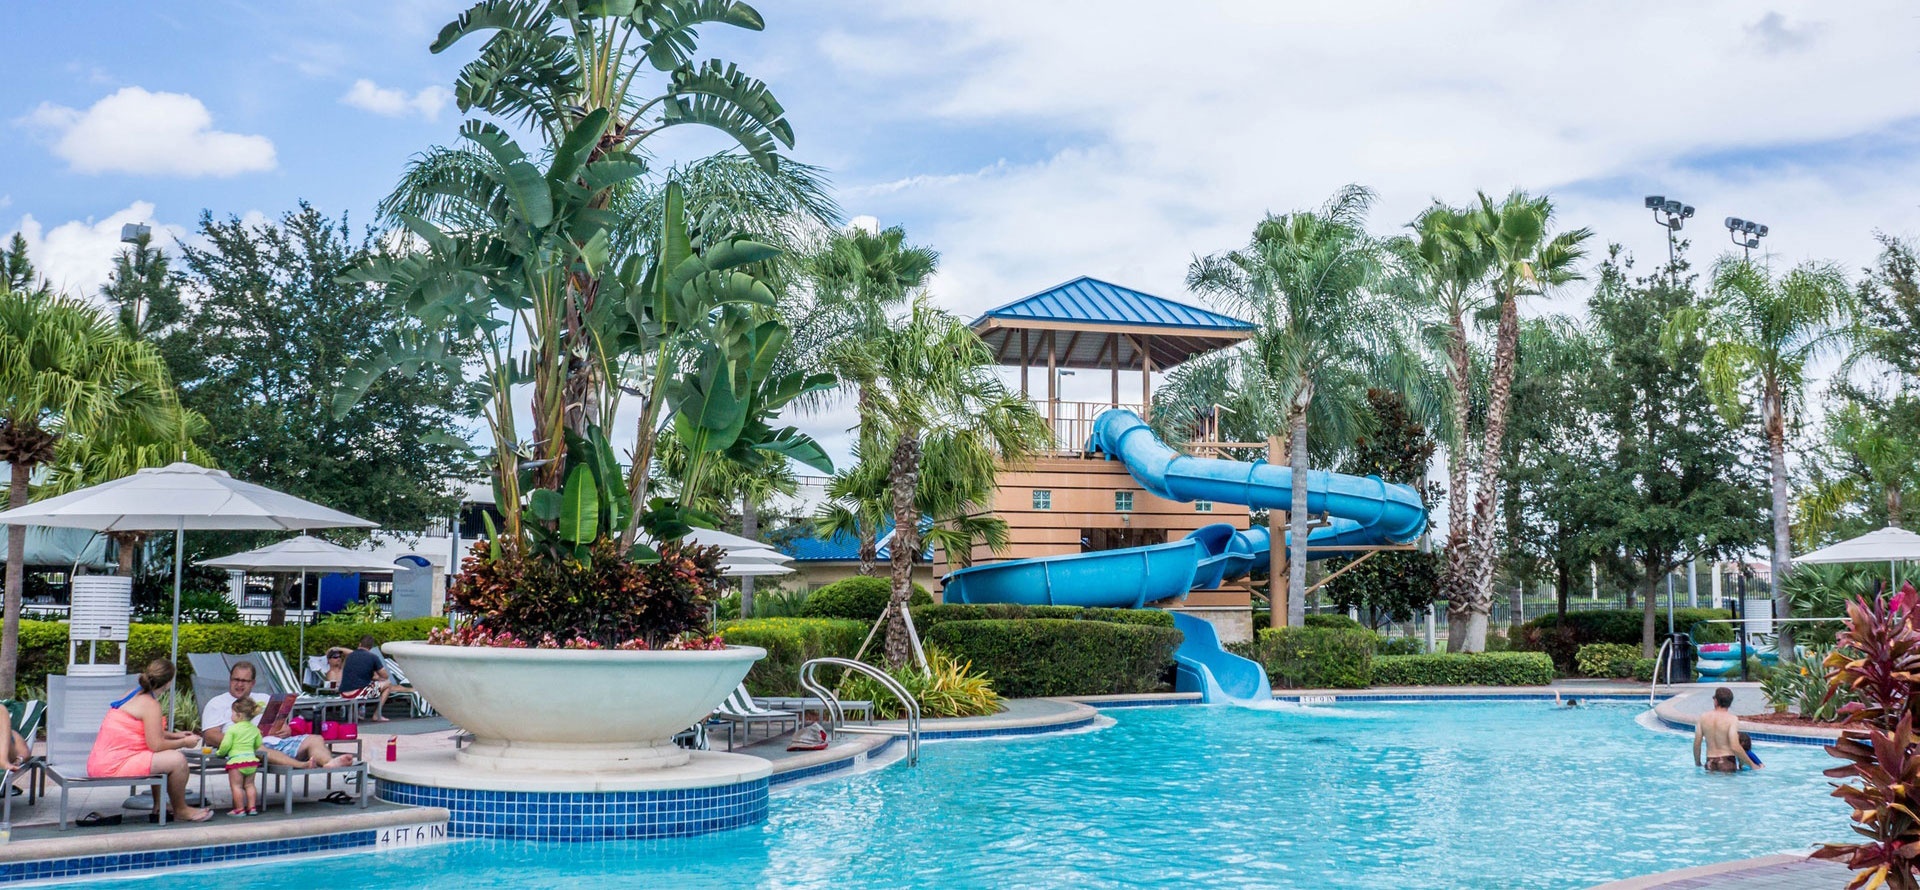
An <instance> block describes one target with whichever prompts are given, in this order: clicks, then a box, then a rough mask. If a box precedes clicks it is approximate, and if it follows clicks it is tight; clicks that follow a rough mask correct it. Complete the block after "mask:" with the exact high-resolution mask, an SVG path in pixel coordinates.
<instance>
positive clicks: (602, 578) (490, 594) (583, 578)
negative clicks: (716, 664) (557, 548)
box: [429, 538, 720, 649]
mask: <svg viewBox="0 0 1920 890" xmlns="http://www.w3.org/2000/svg"><path fill="white" fill-rule="evenodd" d="M588 554H589V556H590V557H591V558H589V559H584V560H581V559H573V558H571V557H564V558H552V557H549V556H544V555H542V554H537V553H527V552H523V551H522V549H521V548H520V547H519V546H518V545H517V544H516V543H515V542H513V541H511V540H509V541H507V542H506V543H505V544H504V545H503V546H501V547H500V548H499V550H498V551H497V552H495V551H494V550H493V549H492V548H491V547H490V546H489V545H488V543H487V542H485V541H481V542H478V543H476V544H475V545H474V547H473V550H472V552H471V553H469V554H468V556H467V558H466V560H465V561H464V562H463V564H462V566H461V571H460V576H459V578H458V579H457V580H456V581H455V582H454V585H453V588H452V589H451V590H449V591H448V592H447V604H448V605H449V606H452V607H453V608H454V609H457V610H459V611H461V612H465V613H467V614H468V615H469V616H471V618H470V619H469V620H468V621H467V622H466V623H464V624H462V625H461V626H459V627H458V628H455V629H452V630H448V631H446V632H444V633H441V634H438V635H436V636H435V637H433V638H432V639H430V640H429V642H435V643H443V644H447V645H454V646H494V647H506V648H534V649H698V648H714V646H712V645H711V644H709V643H707V642H706V640H707V638H706V637H704V636H702V631H704V630H705V629H706V625H707V609H708V605H709V604H710V603H712V601H713V598H714V595H715V593H717V592H718V590H719V587H720V550H719V548H716V547H689V546H680V545H678V544H666V545H662V546H661V547H660V556H659V559H657V560H654V561H652V562H646V563H642V562H636V561H633V560H629V559H625V558H623V557H622V555H621V554H620V553H619V552H618V550H617V549H616V546H615V544H614V542H613V541H612V540H610V539H606V538H602V539H599V540H596V541H594V542H593V543H592V544H591V545H589V546H588ZM689 640H698V641H699V642H698V643H697V644H696V643H693V642H689Z"/></svg>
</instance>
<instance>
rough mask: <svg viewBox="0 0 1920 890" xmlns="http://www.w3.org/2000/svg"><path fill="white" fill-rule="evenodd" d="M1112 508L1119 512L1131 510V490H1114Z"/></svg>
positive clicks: (1129, 511)
mask: <svg viewBox="0 0 1920 890" xmlns="http://www.w3.org/2000/svg"><path fill="white" fill-rule="evenodd" d="M1113 509H1114V510H1116V511H1118V512H1121V513H1131V512H1133V492H1131V491H1116V492H1114V493H1113Z"/></svg>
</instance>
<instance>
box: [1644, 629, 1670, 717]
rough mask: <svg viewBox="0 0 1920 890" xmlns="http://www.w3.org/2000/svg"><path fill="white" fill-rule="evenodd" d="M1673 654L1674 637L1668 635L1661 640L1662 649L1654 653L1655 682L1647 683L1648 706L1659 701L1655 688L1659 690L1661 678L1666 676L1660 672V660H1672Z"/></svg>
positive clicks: (1652, 705)
mask: <svg viewBox="0 0 1920 890" xmlns="http://www.w3.org/2000/svg"><path fill="white" fill-rule="evenodd" d="M1672 654H1673V638H1672V637H1668V638H1666V639H1664V640H1661V641H1660V651H1659V652H1656V653H1654V655H1653V682H1652V683H1650V684H1648V685H1647V707H1649V708H1651V707H1654V705H1655V704H1656V703H1657V701H1658V700H1657V699H1656V698H1655V697H1654V692H1655V690H1658V689H1659V688H1660V678H1661V677H1662V676H1664V675H1663V674H1661V673H1660V662H1661V661H1662V660H1663V659H1665V660H1669V661H1671V660H1672ZM1668 685H1672V684H1668Z"/></svg>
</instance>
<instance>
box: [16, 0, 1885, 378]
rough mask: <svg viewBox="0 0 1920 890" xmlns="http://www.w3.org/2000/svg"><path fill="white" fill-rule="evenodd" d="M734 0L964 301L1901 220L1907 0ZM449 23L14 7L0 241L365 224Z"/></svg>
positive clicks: (85, 277) (880, 207)
mask: <svg viewBox="0 0 1920 890" xmlns="http://www.w3.org/2000/svg"><path fill="white" fill-rule="evenodd" d="M758 6H759V8H760V10H761V12H762V13H763V14H764V16H765V18H766V20H767V29H766V31H765V32H763V33H758V34H750V33H739V32H735V33H727V32H725V31H724V30H713V31H710V32H709V34H708V35H707V40H706V41H705V46H704V50H705V51H706V52H710V53H712V54H714V55H718V56H721V57H724V58H728V59H731V60H735V61H738V62H739V63H740V64H741V65H742V67H744V68H745V69H747V70H748V71H749V72H750V73H752V74H754V75H755V76H758V77H760V78H762V79H764V80H766V81H768V82H769V84H771V85H772V87H773V88H774V89H775V90H776V92H777V94H778V95H779V96H780V98H781V100H782V101H783V102H784V103H785V104H786V106H787V107H788V109H789V110H790V114H791V118H792V121H793V124H794V128H795V130H796V132H797V134H798V138H799V143H798V146H797V147H796V148H795V150H794V152H793V154H794V156H795V157H797V158H799V159H800V160H804V161H807V162H809V163H813V164H818V165H821V166H824V167H826V168H827V169H828V170H829V171H830V172H831V175H832V179H833V182H834V185H835V189H836V194H837V197H838V199H839V201H840V203H841V204H842V206H843V207H844V208H845V210H846V212H847V214H848V215H849V216H854V215H867V216H873V217H876V218H878V219H879V220H880V221H881V222H882V223H884V224H887V225H893V224H901V225H905V226H906V227H907V229H908V231H909V232H910V233H911V235H912V237H913V238H914V239H915V240H918V241H922V242H925V243H928V244H931V245H933V246H935V247H937V248H938V249H939V250H940V252H941V253H942V255H943V258H944V261H943V265H942V269H941V272H940V275H939V278H938V280H937V282H936V285H935V288H934V290H935V293H936V295H937V296H938V297H939V298H940V299H941V300H942V301H944V302H945V303H946V304H948V305H949V306H951V307H953V308H954V309H956V310H959V311H962V312H966V313H971V312H973V311H977V310H979V309H982V308H985V307H988V306H991V305H994V304H997V303H1000V302H1004V301H1006V300H1009V299H1012V298H1015V297H1019V296H1022V295H1024V294H1027V293H1030V292H1032V291H1035V290H1038V289H1040V288H1043V287H1046V286H1048V285H1051V284H1054V283H1057V282H1060V281H1063V280H1065V279H1068V278H1071V277H1073V276H1076V275H1080V274H1090V275H1095V276H1098V277H1103V278H1108V279H1111V280H1114V281H1118V282H1121V283H1125V284H1128V285H1131V286H1135V287H1139V288H1141V289H1144V290H1148V291H1154V292H1158V293H1162V294H1166V295H1169V296H1176V297H1178V296H1182V295H1183V294H1182V288H1181V287H1180V281H1181V278H1182V275H1183V272H1184V270H1185V268H1186V264H1187V261H1188V260H1189V258H1190V257H1191V256H1192V255H1194V254H1195V253H1205V252H1211V251H1215V250H1220V249H1223V248H1227V247H1232V246H1235V245H1236V244H1237V243H1238V242H1240V241H1241V240H1242V238H1243V237H1244V236H1245V234H1246V233H1247V231H1248V229H1249V228H1250V226H1251V224H1252V223H1253V222H1254V221H1255V220H1256V219H1257V218H1258V217H1259V216H1260V215H1261V214H1262V213H1263V212H1267V211H1285V210H1288V209H1292V208H1297V207H1303V206H1310V205H1313V204H1316V203H1318V202H1319V201H1321V200H1322V199H1324V198H1325V197H1326V196H1327V195H1328V194H1329V193H1330V192H1332V191H1333V190H1334V189H1335V188H1337V187H1338V186H1340V185H1342V184H1344V183H1348V182H1358V183H1362V184H1365V185H1368V186H1371V187H1373V188H1374V189H1376V190H1377V191H1378V192H1379V195H1380V200H1379V203H1378V204H1377V206H1376V210H1375V213H1374V224H1375V227H1376V228H1377V229H1378V230H1380V231H1382V232H1386V231H1391V230H1393V229H1394V228H1396V227H1398V226H1399V225H1401V224H1402V223H1403V222H1404V221H1405V220H1406V219H1408V218H1409V217H1411V216H1412V215H1413V214H1414V213H1415V212H1416V211H1418V210H1419V208H1421V207H1422V206H1424V205H1425V204H1426V203H1427V202H1429V201H1430V200H1432V199H1434V198H1436V197H1438V198H1442V199H1446V200H1450V201H1461V200H1465V199H1467V198H1469V197H1471V196H1472V194H1473V193H1474V191H1475V190H1476V189H1479V190H1486V191H1488V192H1495V193H1498V192H1504V191H1506V190H1507V189H1509V188H1513V187H1516V186H1517V187H1523V188H1527V189H1530V190H1533V191H1536V192H1551V193H1552V194H1554V195H1555V196H1556V198H1557V200H1558V203H1559V206H1560V210H1561V220H1562V223H1563V224H1564V225H1566V226H1575V225H1588V226H1592V227H1594V228H1595V229H1596V230H1597V231H1598V232H1599V234H1600V237H1601V238H1603V239H1605V240H1609V241H1618V242H1621V243H1623V244H1625V245H1626V246H1627V247H1628V248H1629V249H1630V250H1634V251H1637V252H1639V253H1640V254H1642V255H1643V256H1647V257H1648V258H1649V259H1650V258H1651V257H1652V255H1653V254H1654V253H1656V252H1660V251H1663V250H1664V248H1663V246H1662V241H1661V232H1660V230H1659V229H1658V228H1656V227H1655V226H1654V225H1653V223H1652V221H1651V220H1650V218H1649V217H1648V215H1647V214H1646V211H1644V210H1643V209H1641V196H1643V195H1645V194H1648V193H1653V192H1658V193H1662V194H1667V195H1671V196H1675V197H1678V198H1681V199H1683V200H1685V201H1687V202H1689V203H1691V204H1694V205H1696V206H1697V207H1699V208H1700V211H1699V216H1698V218H1696V220H1695V221H1694V223H1693V224H1692V226H1690V227H1689V229H1688V234H1690V235H1692V236H1694V238H1695V240H1696V243H1697V244H1698V245H1699V247H1700V248H1702V249H1703V250H1704V251H1706V252H1707V255H1711V254H1712V253H1717V252H1718V251H1719V250H1721V249H1723V248H1726V247H1728V246H1730V245H1728V244H1727V241H1726V233H1725V231H1724V230H1722V229H1721V228H1720V226H1719V220H1720V219H1721V218H1722V217H1724V216H1728V215H1735V216H1744V217H1748V218H1751V219H1757V220H1760V221H1762V222H1765V223H1768V224H1769V225H1770V226H1771V227H1772V229H1773V236H1772V237H1771V238H1769V239H1768V241H1767V247H1768V249H1769V250H1770V251H1772V252H1773V255H1774V260H1775V262H1776V263H1778V262H1793V261H1799V260H1802V259H1807V258H1825V259H1832V260H1835V261H1838V262H1840V263H1842V264H1843V265H1844V266H1846V267H1847V268H1849V269H1850V270H1851V269H1856V268H1858V267H1859V266H1861V265H1863V264H1865V263H1866V262H1868V261H1869V260H1870V259H1871V257H1872V254H1873V243H1872V240H1871V236H1872V234H1873V233H1874V232H1875V231H1888V232H1894V233H1902V234H1914V233H1916V232H1920V151H1916V149H1920V90H1916V89H1914V85H1915V84H1920V39H1916V38H1920V8H1916V7H1914V6H1913V5H1912V4H1910V3H1895V2H1848V3H1841V4H1835V3H1815V2H1765V0H1746V2H1724V3H1716V2H1699V3H1684V4H1676V3H1671V2H1614V3H1606V4H1563V3H1538V2H1536V3H1527V2H1455V3H1445V4H1435V3H1419V2H1339V3H1331V2H1330V3H1322V4H1314V3H1295V2H1289V3H1279V2H1252V0H1248V2H1239V3H1191V4H1165V3H1154V4H1148V3H1138V2H1130V0H1106V2H1046V3H1032V2H1027V3H1016V2H991V0H950V2H945V0H923V2H912V3H884V4H883V3H874V2H792V0H763V2H760V3H759V4H758ZM461 8H462V5H461V4H459V3H443V2H426V0H393V2H382V3H319V2H311V3H298V4H282V3H257V2H200V3H191V4H156V3H140V4H135V3H121V2H104V3H99V4H75V3H14V4H9V5H7V6H6V7H5V9H4V12H0V15H3V16H4V18H5V27H0V58H5V59H6V60H7V62H8V64H7V66H6V75H5V83H6V88H5V89H4V90H0V134H4V136H3V137H0V170H5V171H6V172H5V175H4V176H0V233H4V232H7V231H11V230H19V231H22V232H24V233H25V234H26V235H27V237H28V239H29V240H30V241H31V242H32V243H33V246H34V249H35V251H36V253H37V254H38V257H39V260H40V263H41V265H42V268H43V271H45V272H46V273H48V274H49V275H50V276H52V277H53V279H54V280H55V281H56V282H57V283H59V284H60V285H62V286H64V287H67V288H68V289H70V290H72V291H74V292H77V293H91V292H92V291H93V290H94V289H96V288H97V287H98V285H99V283H100V282H101V281H102V280H103V279H104V277H105V272H106V268H107V265H108V262H109V259H110V257H111V255H112V253H113V252H114V250H115V248H116V244H115V240H116V238H117V233H118V229H119V225H120V223H122V222H126V221H142V222H151V223H153V224H155V225H156V226H158V227H161V228H163V229H165V230H167V231H170V232H175V233H179V234H180V235H182V236H186V235H187V233H188V232H189V230H190V229H191V228H192V225H193V222H194V220H195V219H196V218H197V217H198V215H199V214H200V213H201V212H202V211H203V210H205V211H211V212H212V213H214V214H215V215H218V216H226V215H229V214H232V215H241V216H247V215H256V214H264V215H265V216H268V217H271V216H274V215H277V214H279V213H281V212H283V211H285V210H287V209H288V208H289V207H291V206H293V204H294V203H295V202H296V201H298V200H300V199H306V200H308V201H311V202H313V203H314V204H315V205H317V206H319V207H320V208H322V209H323V210H326V211H328V212H330V213H339V212H348V213H350V214H352V215H353V216H354V217H355V218H357V219H359V220H362V221H366V220H369V219H370V218H371V213H370V210H371V208H372V206H373V205H374V203H375V202H376V201H377V200H378V199H379V197H380V196H381V195H382V194H383V193H384V192H385V191H386V190H387V189H388V188H389V187H390V186H391V185H392V183H393V181H394V179H395V177H396V175H397V174H398V172H399V170H400V168H401V166H402V165H403V164H404V163H405V161H406V159H407V157H408V156H409V155H410V154H411V153H413V152H416V151H418V150H420V149H421V148H423V147H425V146H427V145H430V144H432V143H435V142H449V141H451V139H452V138H453V135H454V132H455V130H456V129H457V127H458V125H459V121H460V117H461V116H460V114H459V112H458V110H457V109H455V108H454V107H453V106H452V103H451V101H450V96H451V93H450V90H449V89H448V88H449V86H450V85H451V82H452V76H453V72H454V71H455V69H456V68H457V67H458V65H459V64H460V63H461V62H462V61H464V60H465V59H466V58H467V57H468V55H469V54H470V53H471V51H472V48H471V46H470V45H461V46H456V47H455V48H454V49H453V50H451V51H449V52H448V53H446V54H445V55H441V56H434V55H431V54H430V53H428V52H427V44H428V42H429V41H430V40H431V38H432V36H433V34H434V33H435V32H436V31H437V30H438V28H439V26H440V25H441V24H442V23H443V22H445V21H446V20H448V19H449V18H451V17H452V16H453V15H454V14H456V13H457V12H458V11H459V9H461ZM703 147H704V146H703V144H702V143H701V142H700V141H699V140H698V139H689V140H686V141H684V142H682V143H679V144H678V145H672V144H670V145H668V146H667V151H668V153H669V154H671V153H673V152H674V151H676V150H682V151H684V152H688V153H691V152H697V151H701V150H702V149H703ZM1580 297H1581V294H1580V293H1579V292H1578V291H1577V289H1576V290H1575V291H1574V292H1570V293H1569V294H1567V295H1566V296H1565V297H1563V302H1564V303H1566V304H1572V303H1575V302H1577V301H1578V299H1579V298H1580ZM1090 376H1098V375H1090ZM1084 385H1087V386H1091V385H1093V384H1092V382H1091V381H1089V382H1087V383H1086V384H1084ZM1072 386H1073V383H1072V382H1071V381H1070V382H1069V387H1070V389H1069V392H1070V394H1071V393H1072V389H1071V387H1072Z"/></svg>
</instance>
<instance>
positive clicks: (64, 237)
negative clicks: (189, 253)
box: [14, 201, 187, 300]
mask: <svg viewBox="0 0 1920 890" xmlns="http://www.w3.org/2000/svg"><path fill="white" fill-rule="evenodd" d="M127 223H142V224H145V225H149V226H152V227H153V240H154V243H155V244H159V245H162V246H166V247H167V248H168V249H169V252H177V251H175V249H174V246H175V245H177V244H178V243H179V242H180V241H181V239H183V238H185V237H186V235H187V229H186V227H185V226H180V225H175V224H170V223H163V222H159V221H157V220H155V219H154V207H153V204H151V203H149V202H147V201H135V202H133V203H132V204H129V205H127V207H126V208H125V209H122V210H118V211H115V212H114V213H112V214H109V215H108V216H107V217H106V218H105V219H101V220H97V221H96V220H94V219H92V218H88V219H84V220H72V221H69V222H64V223H60V224H59V225H56V226H54V227H52V228H47V227H46V226H45V225H44V224H42V223H41V222H40V221H39V220H37V219H35V218H34V217H33V215H32V214H28V215H26V216H24V217H21V219H20V224H19V225H18V226H16V227H15V229H14V231H17V232H19V233H20V234H21V236H22V237H24V238H26V239H27V255H28V256H29V257H31V258H32V259H33V264H34V267H35V268H36V269H37V270H38V271H39V273H40V275H41V276H42V277H44V278H46V279H47V281H48V282H49V283H51V284H52V285H53V287H54V288H55V289H56V290H59V291H61V292H63V293H66V294H68V295H70V296H75V297H81V298H84V299H89V300H92V299H95V298H96V297H97V296H98V295H99V293H100V286H101V285H103V284H106V283H107V274H108V272H110V271H112V269H113V258H114V257H115V256H116V255H118V254H119V253H120V251H121V250H122V249H124V247H125V245H123V244H121V243H120V227H121V226H123V225H125V224H127Z"/></svg>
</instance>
